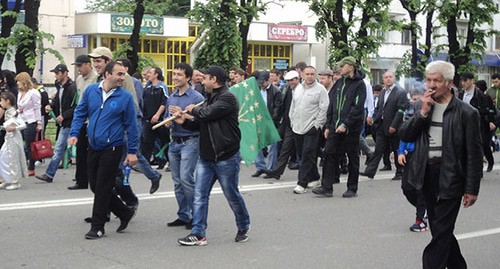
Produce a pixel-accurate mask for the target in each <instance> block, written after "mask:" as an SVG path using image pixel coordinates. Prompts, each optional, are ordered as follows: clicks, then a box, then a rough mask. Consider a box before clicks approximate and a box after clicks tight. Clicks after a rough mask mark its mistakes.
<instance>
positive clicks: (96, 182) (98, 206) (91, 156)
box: [87, 147, 133, 229]
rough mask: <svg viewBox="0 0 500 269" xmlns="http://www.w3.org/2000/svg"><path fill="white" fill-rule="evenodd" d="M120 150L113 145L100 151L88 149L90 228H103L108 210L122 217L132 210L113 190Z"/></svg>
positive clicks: (120, 148)
mask: <svg viewBox="0 0 500 269" xmlns="http://www.w3.org/2000/svg"><path fill="white" fill-rule="evenodd" d="M122 150H123V148H122V147H115V148H113V149H108V150H102V151H95V150H93V149H89V151H88V159H87V168H88V169H87V174H88V179H89V183H90V189H91V190H92V192H93V193H94V205H93V208H92V229H103V228H104V224H105V222H106V216H107V214H108V213H109V212H110V211H111V212H113V214H115V215H116V216H118V217H119V218H120V219H123V218H126V217H127V216H129V215H130V214H131V211H132V210H133V209H130V208H128V207H127V206H126V205H125V204H124V203H123V202H122V200H120V198H118V196H117V195H116V194H115V193H114V192H113V187H114V185H115V178H116V171H117V170H118V163H119V162H120V160H121V156H122Z"/></svg>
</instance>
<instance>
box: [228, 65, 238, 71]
mask: <svg viewBox="0 0 500 269" xmlns="http://www.w3.org/2000/svg"><path fill="white" fill-rule="evenodd" d="M236 69H238V67H237V66H233V67H231V68H229V71H236Z"/></svg>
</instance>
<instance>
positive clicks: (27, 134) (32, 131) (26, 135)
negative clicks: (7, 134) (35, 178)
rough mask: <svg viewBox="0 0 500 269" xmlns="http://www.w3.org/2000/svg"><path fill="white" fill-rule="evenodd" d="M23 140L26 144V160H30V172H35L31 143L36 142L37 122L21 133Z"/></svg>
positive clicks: (27, 125) (30, 124)
mask: <svg viewBox="0 0 500 269" xmlns="http://www.w3.org/2000/svg"><path fill="white" fill-rule="evenodd" d="M21 134H22V136H23V140H24V142H25V147H24V153H25V154H26V160H28V170H35V161H37V160H34V159H33V158H31V143H33V141H35V137H36V122H33V123H29V124H26V129H24V130H22V131H21Z"/></svg>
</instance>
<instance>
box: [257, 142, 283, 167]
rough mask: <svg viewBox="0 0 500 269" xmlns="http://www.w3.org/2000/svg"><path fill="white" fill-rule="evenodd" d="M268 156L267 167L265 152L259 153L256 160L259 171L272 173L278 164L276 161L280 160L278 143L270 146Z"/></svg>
mask: <svg viewBox="0 0 500 269" xmlns="http://www.w3.org/2000/svg"><path fill="white" fill-rule="evenodd" d="M267 150H268V154H267V165H266V161H265V157H264V151H263V150H261V151H259V154H257V158H255V168H257V171H266V170H268V171H271V170H273V168H274V165H275V164H276V161H277V160H278V143H274V144H272V145H269V146H268V147H267Z"/></svg>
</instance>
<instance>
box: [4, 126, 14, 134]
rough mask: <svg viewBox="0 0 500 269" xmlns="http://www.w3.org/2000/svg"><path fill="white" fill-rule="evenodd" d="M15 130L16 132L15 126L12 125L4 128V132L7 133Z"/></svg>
mask: <svg viewBox="0 0 500 269" xmlns="http://www.w3.org/2000/svg"><path fill="white" fill-rule="evenodd" d="M15 130H16V126H14V125H9V126H7V127H5V131H7V132H8V133H10V132H14V131H15Z"/></svg>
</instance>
